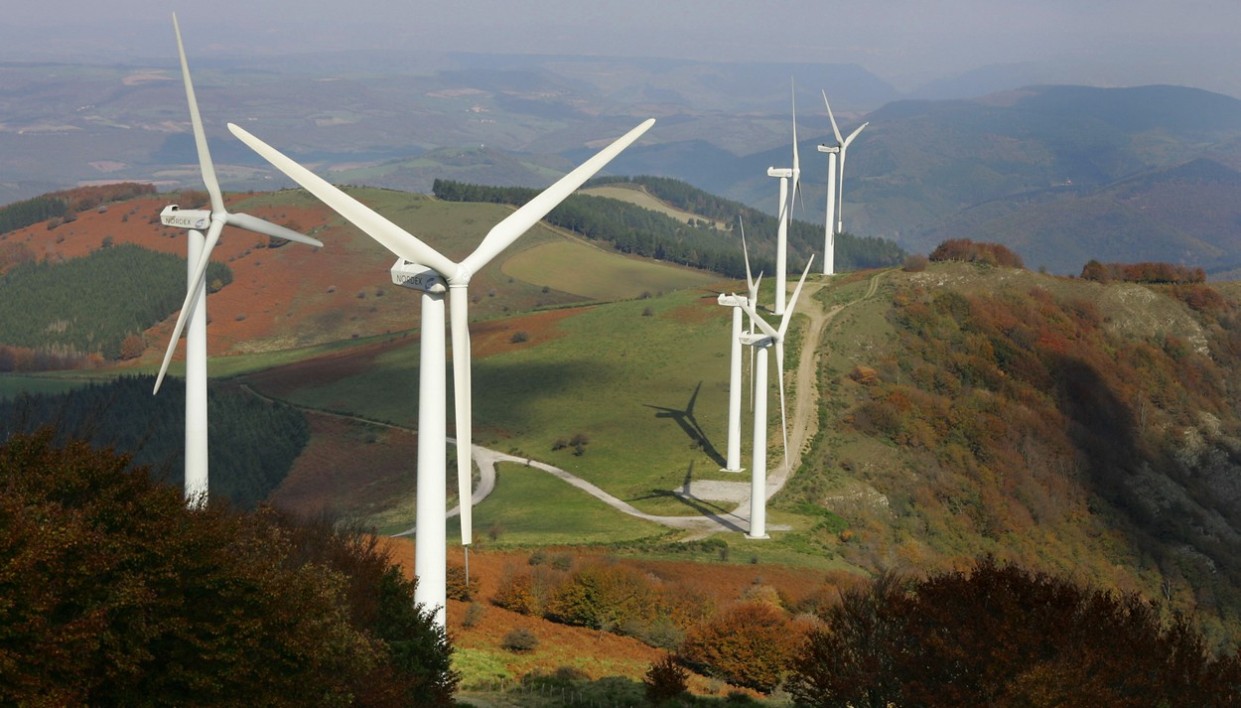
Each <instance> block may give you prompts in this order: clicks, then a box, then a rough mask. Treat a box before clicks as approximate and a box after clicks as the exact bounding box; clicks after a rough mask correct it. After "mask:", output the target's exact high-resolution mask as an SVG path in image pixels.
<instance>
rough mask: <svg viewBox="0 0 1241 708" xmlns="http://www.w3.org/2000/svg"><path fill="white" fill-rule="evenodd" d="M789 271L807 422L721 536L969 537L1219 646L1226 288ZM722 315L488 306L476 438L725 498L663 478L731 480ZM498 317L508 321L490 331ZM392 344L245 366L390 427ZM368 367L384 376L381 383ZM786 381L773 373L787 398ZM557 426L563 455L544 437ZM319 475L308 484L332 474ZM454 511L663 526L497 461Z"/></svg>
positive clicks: (781, 549)
mask: <svg viewBox="0 0 1241 708" xmlns="http://www.w3.org/2000/svg"><path fill="white" fill-rule="evenodd" d="M808 292H812V293H814V298H815V299H816V301H818V302H819V304H820V307H821V308H822V309H823V311H825V312H828V313H829V325H828V327H827V329H826V330H825V331H824V334H823V337H822V339H821V340H819V342H818V352H819V360H818V370H819V380H818V383H817V386H815V387H813V388H814V389H815V390H816V391H817V394H818V398H819V404H818V407H819V411H820V412H819V421H818V425H817V429H818V430H820V431H822V432H821V433H819V434H818V435H817V437H815V438H814V439H813V441H811V442H810V443H808V444H807V446H806V447H805V448H804V449H802V454H801V456H800V457H801V464H800V467H799V468H798V469H797V471H796V472H795V474H794V475H793V476H792V478H791V480H790V481H789V483H788V486H787V487H786V488H785V489H784V490H783V491H782V492H780V493H779V494H778V495H777V496H776V497H775V498H774V500H773V507H772V512H771V520H772V522H773V523H777V524H781V525H787V526H788V529H789V530H788V531H779V532H775V533H773V539H772V540H771V541H766V542H763V541H750V540H747V539H745V538H744V537H742V536H741V534H739V533H725V534H723V535H722V536H720V537H719V538H721V539H722V540H723V541H724V543H725V544H726V545H728V546H730V547H732V549H733V550H734V552H735V553H734V557H739V558H742V559H744V558H748V557H753V558H754V559H761V560H756V561H755V562H761V563H764V564H768V563H776V564H780V565H783V564H791V565H793V566H806V567H808V568H825V567H835V568H839V569H851V571H852V572H854V573H859V574H871V573H876V572H879V571H881V570H884V569H899V570H902V571H904V572H921V571H926V570H928V569H935V568H946V567H954V566H957V565H958V564H961V563H963V562H965V561H966V560H967V559H970V558H973V557H976V556H978V555H979V554H983V553H992V554H995V555H997V556H999V557H1001V558H1005V559H1012V560H1017V561H1019V562H1021V563H1023V564H1025V565H1027V566H1029V567H1034V568H1042V569H1046V570H1049V571H1052V572H1056V573H1061V574H1069V575H1071V576H1073V577H1076V578H1080V579H1081V580H1083V581H1087V582H1091V583H1094V584H1098V585H1102V586H1104V587H1111V588H1115V589H1120V590H1124V591H1136V592H1140V593H1142V594H1143V595H1145V596H1147V597H1150V598H1152V599H1160V600H1161V601H1163V602H1165V603H1166V607H1168V608H1175V609H1180V610H1185V611H1192V612H1194V613H1195V616H1196V617H1198V618H1199V619H1200V621H1202V622H1203V623H1204V624H1205V625H1206V627H1207V628H1208V630H1209V634H1210V638H1211V641H1212V642H1213V643H1216V644H1217V645H1223V646H1234V645H1236V644H1238V643H1239V642H1241V629H1239V627H1241V624H1239V619H1241V615H1239V614H1238V611H1239V610H1241V577H1239V576H1237V575H1236V573H1235V568H1237V567H1241V566H1238V564H1237V562H1236V559H1237V557H1238V553H1241V533H1238V529H1241V504H1239V503H1238V500H1239V499H1241V495H1239V494H1238V493H1237V492H1236V488H1235V482H1234V480H1235V479H1236V476H1237V472H1238V471H1239V470H1238V467H1239V466H1241V415H1239V414H1238V400H1239V396H1241V394H1239V393H1238V391H1237V389H1236V385H1235V382H1236V381H1237V380H1238V375H1237V372H1238V371H1241V291H1239V290H1237V288H1235V287H1233V286H1231V285H1229V286H1226V287H1225V286H1219V287H1212V286H1177V287H1174V286H1158V287H1155V286H1150V287H1148V286H1141V285H1136V284H1126V283H1112V284H1108V285H1101V284H1098V283H1092V282H1087V281H1081V280H1076V279H1064V278H1057V277H1052V276H1047V275H1041V274H1038V273H1035V272H1031V271H1019V270H1011V269H999V268H986V267H978V266H971V265H966V264H952V263H944V264H932V266H931V267H930V268H929V269H927V270H926V271H924V272H912V273H910V272H904V271H896V270H889V271H875V272H869V273H858V274H855V275H852V276H843V277H839V278H835V279H833V280H832V281H830V283H819V282H817V281H816V282H814V283H813V284H812V285H809V286H808ZM644 310H645V311H649V312H650V315H644ZM727 322H728V317H727V312H726V311H725V310H724V308H719V307H717V306H715V305H714V303H713V302H712V301H709V300H708V299H706V298H702V299H697V298H695V297H691V296H690V295H688V294H671V295H665V296H662V297H654V298H652V299H650V300H646V301H641V300H640V301H636V302H633V303H615V304H608V305H599V306H593V307H589V308H576V309H570V310H562V311H559V312H558V313H557V315H556V317H555V318H553V319H544V320H540V321H537V322H536V321H535V320H533V319H530V318H524V317H516V318H511V319H508V320H504V321H502V322H497V323H496V324H497V325H498V326H500V327H501V329H500V330H499V331H498V332H496V334H497V335H498V336H494V337H486V336H484V337H479V335H478V334H477V333H476V337H478V339H477V340H476V341H480V342H490V344H482V345H481V346H480V347H479V349H478V350H476V357H477V359H476V368H475V381H476V384H477V385H476V401H475V412H476V423H475V426H476V428H475V430H476V436H477V437H476V441H477V442H479V443H480V444H483V445H485V446H488V447H492V448H498V449H500V450H501V451H509V452H513V453H515V454H517V455H518V456H520V457H521V458H522V459H525V458H532V459H534V460H539V461H545V462H549V463H552V464H555V465H558V466H560V467H562V468H564V469H566V470H568V471H570V472H571V473H573V474H575V475H578V476H580V477H582V478H583V479H586V480H588V481H589V482H591V483H592V484H594V485H597V486H598V487H600V488H602V489H603V490H604V491H605V492H607V493H609V494H611V495H614V496H615V497H617V498H619V499H622V500H625V501H626V502H628V503H629V504H631V505H633V506H635V507H637V508H638V509H640V510H641V511H642V512H644V513H647V514H657V515H672V516H695V515H700V514H702V513H704V512H712V513H723V512H726V511H728V510H731V509H732V507H733V506H734V504H735V498H734V501H733V502H730V501H728V500H727V497H713V496H710V493H709V492H703V493H702V494H704V495H705V496H699V493H698V492H695V495H694V496H690V497H686V496H682V495H679V494H678V493H677V492H678V491H679V490H681V489H683V488H688V487H684V485H687V484H688V483H689V482H691V481H692V482H693V483H694V484H695V485H703V484H705V485H707V486H711V485H717V486H718V488H719V489H721V490H722V489H724V488H727V487H728V483H730V482H732V481H733V480H735V477H730V476H729V475H728V474H727V473H720V472H717V471H716V469H717V468H718V467H719V466H720V461H719V451H720V450H721V449H722V447H723V444H724V430H725V420H724V417H725V416H724V412H725V410H726V404H725V401H726V385H725V382H726V370H727V357H726V353H725V351H726V350H725V349H724V344H723V343H724V341H725V340H726V331H727ZM795 323H796V325H795V337H798V336H803V335H798V334H797V332H799V331H802V330H801V329H800V328H801V327H804V320H803V319H802V318H797V319H795ZM519 330H520V331H525V332H527V333H528V335H529V336H528V339H526V340H524V341H522V342H521V343H514V341H513V339H512V338H511V337H509V334H510V333H513V332H516V331H519ZM626 341H628V342H629V343H628V344H626V343H625V342H626ZM686 341H692V342H696V343H699V344H697V345H695V346H693V347H688V348H687V347H685V346H684V345H683V342H686ZM639 343H640V344H639ZM413 348H414V345H413V343H406V344H400V343H394V344H393V346H392V347H391V348H387V349H385V350H384V351H379V350H369V351H367V352H365V353H363V352H358V354H359V356H358V357H354V356H352V355H350V354H348V353H344V354H342V355H339V356H333V357H332V358H330V359H323V360H322V361H321V363H316V362H315V361H307V362H304V363H302V364H298V365H297V366H295V367H281V368H276V369H272V370H270V371H268V372H265V373H263V374H256V375H253V376H251V377H248V379H247V380H248V381H249V382H250V384H251V385H253V386H254V387H255V388H256V389H258V390H261V391H265V392H268V393H271V394H272V395H275V396H276V397H278V398H285V399H288V400H290V401H292V402H294V403H297V404H299V405H305V406H309V407H310V408H318V409H322V408H327V407H331V408H333V409H334V410H341V411H348V412H352V413H355V414H357V415H360V416H363V417H366V418H370V419H379V420H388V421H393V422H396V423H398V424H401V425H411V424H412V423H413V418H412V416H413V409H412V407H411V406H409V405H408V401H409V400H410V396H411V395H412V393H413V391H415V390H416V380H417V379H416V374H417V372H416V370H414V369H413V368H412V364H413V362H414V361H415V358H414V352H413V351H411V350H412V349H413ZM797 349H798V348H797V347H794V348H792V349H791V350H790V355H791V356H792V357H793V358H792V359H791V361H790V363H789V364H788V366H787V367H786V371H789V376H790V381H792V380H793V379H792V377H793V373H792V372H793V370H795V369H796V361H797V357H796V355H795V354H793V352H795V351H797ZM396 376H399V378H394V377H396ZM394 382H396V386H395V388H396V389H397V390H399V391H401V392H402V395H400V396H399V397H393V396H391V395H385V393H384V392H385V391H391V390H392V389H393V387H394V386H393V384H394ZM806 390H807V388H806V387H805V386H790V387H789V391H790V393H791V395H792V396H794V401H795V403H796V406H797V407H800V406H801V405H802V404H803V401H802V400H801V397H802V396H803V394H804V392H805V391H806ZM773 395H774V394H773ZM686 401H689V403H688V404H687V403H686ZM811 405H812V406H813V400H812V402H811ZM790 410H792V408H791V409H790ZM678 411H679V412H678ZM772 416H773V421H778V418H779V409H778V407H775V408H773V410H772ZM745 427H746V428H747V429H748V427H749V424H748V422H747V423H746V426H745ZM778 429H779V428H778V422H773V424H772V426H771V428H770V430H771V432H772V438H771V444H772V445H773V449H777V450H778V441H779V434H778V432H777V431H778ZM813 430H814V428H812V431H813ZM575 434H576V435H581V436H583V437H584V438H585V439H586V440H587V441H588V442H587V444H586V445H585V449H584V454H581V455H580V456H575V455H573V454H572V451H571V450H560V451H557V446H556V439H557V438H563V439H567V438H568V437H569V436H571V435H575ZM382 435H386V434H382ZM748 435H749V434H748V432H747V433H746V434H745V436H743V437H744V438H746V441H747V442H748ZM795 440H796V438H795ZM745 449H748V444H747V445H743V459H744V455H745V454H747V453H745V452H744V450H745ZM775 454H777V455H778V453H775ZM299 464H300V463H299ZM307 474H309V472H307ZM316 474H320V475H322V474H323V471H322V470H321V471H320V472H317V473H316ZM408 475H409V471H408V470H405V471H402V470H401V469H399V468H396V469H389V470H388V471H387V472H386V473H384V474H381V475H379V479H377V480H375V481H372V482H370V483H369V486H368V488H371V489H379V488H381V486H382V485H381V484H380V480H382V484H384V485H389V489H390V491H389V492H388V493H387V494H388V495H389V496H386V497H385V496H384V495H380V496H378V497H377V496H375V495H371V496H370V497H369V498H368V499H367V500H366V504H367V506H365V507H362V506H357V507H354V509H355V511H356V512H358V513H362V514H363V515H365V516H368V517H370V518H372V519H374V520H376V521H379V522H381V523H390V524H392V526H391V528H401V527H404V525H405V524H407V523H408V519H409V513H410V511H411V508H410V501H409V498H410V495H412V492H413V490H412V487H410V486H409V485H410V484H411V483H412V480H410V479H409V477H408ZM402 477H404V481H402V482H399V483H397V480H399V479H400V478H402ZM328 478H330V479H331V480H333V481H330V482H325V483H327V484H329V486H328V487H324V489H325V490H326V489H328V488H335V489H340V488H341V485H342V484H345V483H346V482H345V481H344V478H343V477H340V476H339V475H328ZM298 479H302V480H303V481H302V482H300V483H299V484H298V487H297V495H298V499H299V500H300V501H299V502H298V503H299V504H301V505H302V508H307V509H309V508H315V503H314V501H313V499H314V491H313V489H314V484H312V483H308V479H309V478H301V477H299V473H298V472H297V470H296V469H295V472H294V475H293V476H292V477H291V478H290V483H293V482H294V481H296V480H298ZM393 484H397V486H396V487H393V486H391V485H393ZM377 485H380V486H377ZM398 488H403V489H404V491H399V489H398ZM706 488H707V487H706V486H704V487H703V489H706ZM695 489H698V487H695ZM320 499H322V501H321V502H320V504H326V503H328V500H327V497H320ZM385 499H386V501H385ZM385 505H388V506H386V507H385ZM393 505H398V506H399V507H400V508H397V506H393ZM385 509H387V511H385ZM475 518H476V526H477V528H479V529H491V530H492V533H490V534H489V538H488V537H483V538H482V540H481V541H480V543H481V544H482V546H483V547H488V548H490V547H494V548H497V549H503V548H509V547H512V546H513V545H517V546H519V547H529V546H531V545H544V544H572V543H581V542H584V541H588V542H591V543H609V542H611V543H617V542H623V543H624V544H625V545H626V546H627V547H630V548H639V549H641V548H645V549H647V550H646V551H645V552H652V551H653V550H654V549H657V548H663V547H664V544H667V543H668V542H669V540H671V539H676V538H678V537H679V535H678V534H677V533H676V532H671V531H668V530H666V529H665V530H660V529H659V527H658V526H652V525H650V524H648V523H646V522H637V521H636V520H633V519H629V520H628V521H626V518H627V517H626V516H625V515H624V514H623V513H621V512H619V511H616V510H615V509H610V508H608V507H607V506H605V505H603V504H601V503H598V502H597V501H596V500H594V499H591V497H589V496H588V495H586V494H585V493H583V492H581V491H577V490H574V489H573V488H571V487H568V486H567V485H564V484H563V482H560V481H557V480H555V479H554V478H551V477H547V476H545V475H544V474H543V473H538V472H534V471H527V470H525V469H523V468H522V467H521V466H520V465H516V466H502V467H501V468H500V478H499V481H498V483H497V487H496V491H495V492H494V493H493V496H492V497H491V498H488V499H487V500H486V501H484V502H483V503H482V504H480V505H478V507H477V509H476V512H475ZM384 520H386V521H384ZM450 535H451V533H450ZM820 572H821V571H820Z"/></svg>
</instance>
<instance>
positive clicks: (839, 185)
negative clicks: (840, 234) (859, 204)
mask: <svg viewBox="0 0 1241 708" xmlns="http://www.w3.org/2000/svg"><path fill="white" fill-rule="evenodd" d="M868 125H870V123H869V122H866V123H863V124H861V125H859V126H858V127H857V130H855V131H853V132H852V133H849V137H848V138H845V141H844V142H843V143H841V145H840V179H839V180H837V182H836V209H837V210H838V211H837V214H838V216H837V219H836V224H837V226H838V228H837V229H836V230H837V231H842V230H843V228H842V225H843V224H844V221H845V216H844V215H845V206H844V204H845V155H846V154H847V153H848V152H849V143H851V142H853V139H854V138H856V137H857V136H858V133H861V132H862V129H863V128H865V127H866V126H868Z"/></svg>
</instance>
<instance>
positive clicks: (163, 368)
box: [155, 14, 323, 507]
mask: <svg viewBox="0 0 1241 708" xmlns="http://www.w3.org/2000/svg"><path fill="white" fill-rule="evenodd" d="M172 27H173V31H174V32H175V33H176V35H177V52H178V54H179V55H180V57H181V78H182V80H183V81H184V83H185V98H186V100H187V101H188V102H189V107H190V124H191V125H192V126H193V131H194V144H195V146H196V148H197V150H198V164H199V167H200V168H201V171H202V176H203V183H204V184H205V185H206V187H207V194H208V195H210V197H211V209H209V210H207V209H179V208H178V207H177V206H176V205H171V206H168V207H165V208H164V210H163V211H162V212H160V221H161V222H162V223H163V224H164V225H165V226H175V227H179V228H183V229H188V230H189V234H188V236H187V238H186V256H185V260H186V275H187V281H186V292H185V301H184V303H182V305H181V314H180V315H179V316H178V317H177V324H176V326H175V327H174V328H173V331H172V338H171V339H170V340H169V342H168V350H167V351H166V352H165V353H164V362H163V364H161V365H160V369H159V376H158V377H156V379H155V393H159V389H160V385H161V384H162V383H163V381H164V376H165V375H166V374H167V373H168V364H169V362H171V361H172V355H173V353H174V352H175V351H176V349H177V340H179V339H180V338H181V332H182V330H183V329H184V330H185V331H186V335H185V498H186V500H187V502H188V503H189V505H190V506H192V507H197V506H201V505H203V504H205V503H206V501H207V492H208V473H207V285H206V273H207V265H208V263H210V261H211V251H212V249H214V248H215V244H216V242H217V241H218V240H219V238H220V232H221V231H223V230H224V227H225V226H226V225H227V226H239V227H241V228H243V229H247V230H249V231H254V232H257V233H260V234H265V235H267V236H275V237H278V238H283V239H288V240H290V241H299V242H301V243H305V244H309V245H311V246H322V245H323V243H322V242H321V241H319V240H318V239H314V238H310V237H309V236H303V235H301V234H299V233H297V232H296V231H293V230H291V229H287V228H285V227H283V226H278V225H276V224H273V223H271V222H269V221H264V220H263V219H260V218H258V217H254V216H250V215H249V214H231V213H229V212H228V211H227V210H226V209H225V208H224V199H223V197H222V196H221V194H220V183H219V180H217V179H216V175H215V165H214V164H213V163H212V161H211V152H210V151H209V150H208V149H207V136H206V133H205V132H204V131H203V123H202V117H201V116H200V115H199V113H198V100H197V99H196V98H195V96H194V84H193V82H191V81H190V67H189V63H188V62H187V61H186V60H185V47H184V45H183V44H182V43H181V27H180V26H179V25H178V24H177V16H176V15H175V14H174V15H173V16H172ZM204 228H205V229H206V230H207V233H206V236H205V237H204V235H203V232H202V231H201V229H204ZM187 323H188V327H187Z"/></svg>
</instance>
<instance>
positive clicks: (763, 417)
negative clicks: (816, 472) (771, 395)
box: [742, 256, 814, 538]
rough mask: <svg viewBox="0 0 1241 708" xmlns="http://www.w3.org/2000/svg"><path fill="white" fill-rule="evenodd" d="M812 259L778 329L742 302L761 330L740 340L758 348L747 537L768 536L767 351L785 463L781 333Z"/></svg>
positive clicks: (785, 329) (752, 307) (786, 447)
mask: <svg viewBox="0 0 1241 708" xmlns="http://www.w3.org/2000/svg"><path fill="white" fill-rule="evenodd" d="M813 262H814V256H811V257H810V261H809V262H807V263H806V269H805V270H804V271H802V274H801V280H799V281H798V282H797V287H796V288H794V290H793V298H792V300H790V302H789V307H788V309H787V310H785V312H784V315H783V316H782V317H781V319H780V328H779V329H776V328H774V327H772V326H771V325H770V324H768V323H767V322H766V321H764V320H763V319H762V318H761V317H759V316H758V312H757V310H756V309H755V308H754V306H753V305H749V304H747V305H746V306H745V310H746V312H748V313H749V315H750V317H752V318H754V322H755V323H756V324H757V325H758V328H759V329H760V330H761V333H759V334H747V335H742V343H743V344H745V345H746V346H749V347H753V348H754V349H757V350H758V360H757V362H756V363H755V368H754V381H755V384H756V386H757V388H756V395H755V396H754V444H753V448H754V449H753V460H751V465H750V532H749V533H748V534H747V535H748V536H749V537H750V538H767V351H768V350H769V349H771V348H772V347H773V346H774V347H775V350H776V378H777V379H778V380H779V382H780V431H781V434H782V435H783V436H784V464H785V465H788V461H789V432H788V421H787V419H786V416H785V406H784V337H785V335H786V334H787V333H788V329H789V321H790V320H791V319H792V318H793V310H794V309H795V308H796V307H797V297H798V296H799V295H800V294H801V288H802V286H803V285H805V283H806V275H807V274H808V273H809V272H810V264H811V263H813Z"/></svg>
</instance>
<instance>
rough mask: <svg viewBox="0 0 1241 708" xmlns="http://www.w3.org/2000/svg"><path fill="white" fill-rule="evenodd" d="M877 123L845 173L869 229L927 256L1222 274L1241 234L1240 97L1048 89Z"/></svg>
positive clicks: (855, 210)
mask: <svg viewBox="0 0 1241 708" xmlns="http://www.w3.org/2000/svg"><path fill="white" fill-rule="evenodd" d="M867 118H868V119H869V120H870V121H871V127H870V128H869V129H868V130H867V131H866V132H865V133H863V134H862V136H861V137H860V138H859V139H858V142H857V144H856V145H855V150H854V151H851V153H850V154H851V155H854V156H855V157H854V159H852V160H850V163H849V165H850V175H849V176H848V177H847V178H846V179H847V183H846V189H847V190H848V191H847V196H846V209H847V210H851V211H846V214H847V215H849V216H848V221H849V223H851V224H852V225H853V230H855V231H857V232H859V233H864V234H868V235H882V236H887V237H890V238H894V239H896V240H897V241H898V242H900V243H901V244H902V245H904V246H906V247H908V248H911V249H912V250H922V251H929V250H930V249H932V248H933V247H934V246H935V245H936V244H937V243H938V242H939V241H940V240H942V239H943V238H945V237H951V236H972V237H977V238H984V239H985V240H990V241H999V242H1002V243H1006V244H1009V245H1012V246H1014V247H1015V248H1017V249H1018V250H1019V251H1021V252H1022V255H1024V256H1026V258H1027V262H1029V263H1032V264H1035V265H1045V266H1047V267H1048V268H1050V269H1052V270H1054V271H1056V272H1074V271H1076V270H1079V269H1080V268H1081V266H1082V264H1083V263H1084V260H1083V258H1085V259H1088V258H1089V257H1100V258H1102V257H1108V254H1109V253H1110V254H1112V255H1115V256H1116V257H1118V259H1120V260H1148V259H1169V260H1173V261H1175V262H1188V263H1191V264H1195V265H1202V266H1204V267H1206V268H1208V269H1213V268H1217V267H1220V266H1223V265H1226V263H1225V262H1223V261H1221V260H1220V259H1223V258H1225V253H1226V251H1227V250H1228V244H1229V243H1230V242H1232V241H1233V240H1235V239H1236V238H1237V233H1236V232H1237V227H1236V222H1233V221H1230V218H1233V217H1230V216H1229V214H1231V213H1232V212H1233V210H1234V208H1235V207H1234V206H1233V205H1236V204H1238V203H1241V202H1239V200H1238V196H1237V194H1238V193H1237V192H1236V191H1235V189H1236V187H1235V184H1234V183H1235V181H1236V177H1235V175H1232V174H1230V173H1231V172H1232V171H1233V170H1234V169H1235V168H1237V167H1241V101H1238V100H1236V99H1233V98H1229V97H1227V96H1222V95H1220V94H1213V93H1209V92H1206V91H1200V90H1196V89H1186V88H1179V87H1170V86H1148V87H1140V88H1132V89H1093V88H1085V87H1066V86H1057V87H1049V86H1044V87H1030V88H1027V89H1023V90H1021V91H1017V92H1010V93H1007V94H997V95H993V96H989V97H986V98H985V99H976V100H971V101H901V102H897V103H894V104H890V105H888V106H885V107H884V108H882V109H880V110H878V111H875V112H873V113H871V114H870V115H868V116H867ZM1199 159H1209V162H1210V164H1205V163H1198V164H1194V163H1195V161H1197V160H1199ZM1182 166H1185V167H1183V168H1182ZM1165 171H1167V172H1165ZM1139 178H1141V179H1140V180H1139V181H1136V182H1133V181H1131V180H1136V179H1139ZM850 205H851V206H850ZM1154 205H1159V206H1157V207H1156V206H1154ZM1152 210H1153V211H1152ZM1156 215H1161V216H1158V218H1152V217H1153V216H1156ZM1066 246H1071V247H1066ZM1104 251H1106V252H1107V253H1105V252H1104Z"/></svg>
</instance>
